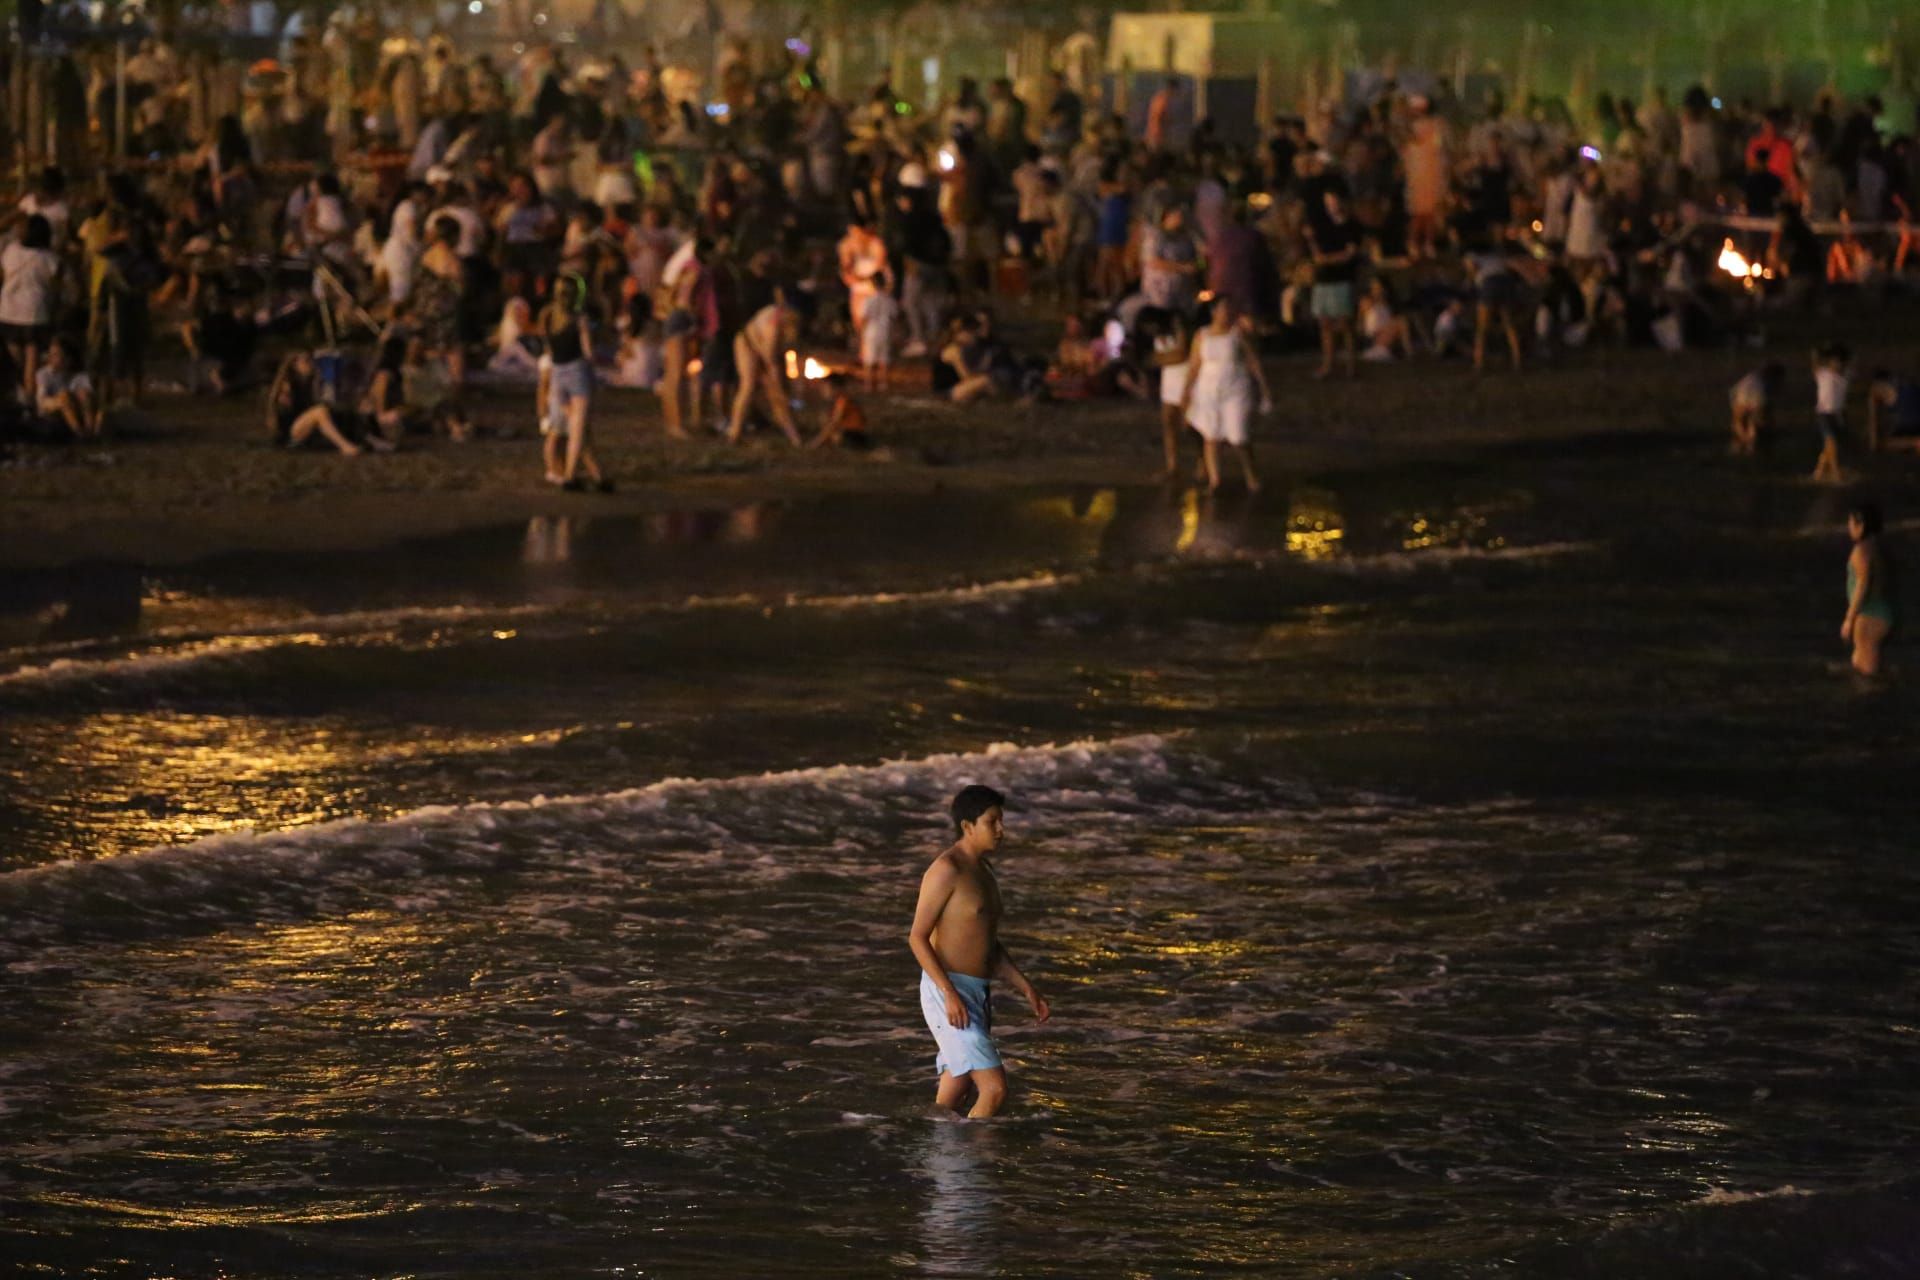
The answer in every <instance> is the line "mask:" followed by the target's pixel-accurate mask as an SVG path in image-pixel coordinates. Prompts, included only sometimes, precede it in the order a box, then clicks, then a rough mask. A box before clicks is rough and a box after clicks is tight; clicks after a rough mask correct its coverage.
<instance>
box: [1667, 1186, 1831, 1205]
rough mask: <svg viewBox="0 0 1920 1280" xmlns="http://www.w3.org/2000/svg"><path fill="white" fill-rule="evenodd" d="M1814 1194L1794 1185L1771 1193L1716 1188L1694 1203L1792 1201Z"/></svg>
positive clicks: (1779, 1188)
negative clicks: (1796, 1197)
mask: <svg viewBox="0 0 1920 1280" xmlns="http://www.w3.org/2000/svg"><path fill="white" fill-rule="evenodd" d="M1813 1194H1815V1193H1814V1192H1812V1191H1807V1190H1803V1189H1802V1188H1800V1187H1796V1186H1794V1185H1793V1184H1792V1183H1788V1184H1786V1185H1785V1186H1779V1187H1775V1188H1773V1189H1772V1190H1771V1191H1730V1190H1728V1189H1727V1188H1726V1187H1715V1188H1713V1190H1711V1191H1709V1192H1707V1194H1705V1195H1704V1196H1701V1197H1700V1198H1699V1199H1698V1200H1695V1201H1694V1203H1695V1204H1703V1205H1729V1204H1747V1203H1749V1202H1751V1201H1754V1200H1781V1199H1790V1198H1792V1197H1795V1196H1810V1195H1813Z"/></svg>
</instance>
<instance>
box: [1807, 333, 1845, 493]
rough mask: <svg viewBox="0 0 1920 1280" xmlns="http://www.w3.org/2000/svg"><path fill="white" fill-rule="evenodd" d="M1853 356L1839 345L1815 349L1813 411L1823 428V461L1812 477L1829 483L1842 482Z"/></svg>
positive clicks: (1834, 344) (1820, 461) (1816, 466)
mask: <svg viewBox="0 0 1920 1280" xmlns="http://www.w3.org/2000/svg"><path fill="white" fill-rule="evenodd" d="M1852 359H1853V353H1852V352H1850V351H1848V350H1847V348H1846V347H1845V346H1843V345H1842V344H1840V343H1838V342H1829V343H1827V344H1825V345H1824V346H1820V347H1816V348H1814V352H1813V396H1814V403H1813V412H1814V420H1815V422H1817V423H1818V424H1819V427H1820V460H1819V461H1818V462H1816V463H1814V464H1813V478H1814V480H1816V481H1820V482H1824V483H1827V484H1839V483H1840V479H1841V476H1840V431H1841V428H1842V427H1843V426H1844V425H1845V415H1846V411H1847V381H1848V379H1847V366H1848V364H1850V363H1851V362H1852Z"/></svg>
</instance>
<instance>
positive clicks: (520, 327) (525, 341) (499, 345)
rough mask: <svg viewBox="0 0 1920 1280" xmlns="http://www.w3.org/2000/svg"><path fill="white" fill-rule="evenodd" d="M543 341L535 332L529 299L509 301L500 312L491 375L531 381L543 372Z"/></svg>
mask: <svg viewBox="0 0 1920 1280" xmlns="http://www.w3.org/2000/svg"><path fill="white" fill-rule="evenodd" d="M539 346H540V342H539V338H538V336H537V335H536V334H535V333H534V332H533V307H532V305H531V304H529V303H528V302H527V300H526V299H525V298H520V297H513V298H508V299H507V303H506V306H504V307H502V308H501V310H500V328H499V329H498V330H497V331H496V332H495V335H494V348H493V355H492V357H491V358H490V359H488V361H487V372H489V373H492V374H496V375H498V376H500V377H503V378H515V379H518V378H531V377H535V376H537V375H538V373H539V371H540V352H539V349H538V348H539Z"/></svg>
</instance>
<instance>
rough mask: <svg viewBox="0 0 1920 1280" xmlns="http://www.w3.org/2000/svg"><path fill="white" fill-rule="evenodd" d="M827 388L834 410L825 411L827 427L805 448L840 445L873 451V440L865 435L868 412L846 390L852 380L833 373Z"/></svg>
mask: <svg viewBox="0 0 1920 1280" xmlns="http://www.w3.org/2000/svg"><path fill="white" fill-rule="evenodd" d="M827 386H828V387H829V388H831V389H832V391H833V407H832V408H831V409H829V410H828V411H827V422H826V425H825V426H823V427H821V428H820V434H819V435H817V436H815V437H814V438H813V440H812V441H811V442H810V443H809V444H808V445H807V447H808V448H809V449H823V448H826V447H827V446H829V445H839V446H841V447H843V448H847V449H857V450H860V451H862V452H865V451H866V450H869V449H871V448H873V437H872V436H870V435H868V434H867V411H866V410H865V409H862V408H861V407H860V402H859V401H858V400H855V399H854V398H853V392H852V391H851V390H850V389H849V388H850V386H851V379H849V378H848V377H847V375H846V374H844V373H836V374H834V375H833V376H832V377H831V378H828V379H827Z"/></svg>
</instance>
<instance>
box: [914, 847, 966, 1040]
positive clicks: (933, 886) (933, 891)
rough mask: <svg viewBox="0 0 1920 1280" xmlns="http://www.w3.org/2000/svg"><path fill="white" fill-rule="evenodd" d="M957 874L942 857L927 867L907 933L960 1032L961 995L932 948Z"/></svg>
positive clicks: (963, 1012) (963, 1010)
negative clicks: (937, 926) (935, 932)
mask: <svg viewBox="0 0 1920 1280" xmlns="http://www.w3.org/2000/svg"><path fill="white" fill-rule="evenodd" d="M957 879H959V873H958V872H957V871H955V870H954V868H953V863H951V862H949V861H948V860H947V859H945V858H941V859H939V860H938V861H936V862H935V863H934V864H933V865H932V866H930V867H928V868H927V874H926V875H924V876H922V877H920V901H919V903H918V904H917V905H915V907H914V909H913V928H912V929H910V930H909V931H908V932H907V946H908V947H909V948H911V949H912V951H913V958H914V959H915V960H918V961H919V962H920V967H921V968H922V969H924V970H925V971H926V974H927V976H928V977H929V978H932V979H933V984H934V985H935V986H936V987H938V988H940V995H941V996H942V998H944V999H945V1000H946V1003H947V1022H948V1023H949V1024H950V1025H951V1026H954V1027H957V1028H959V1029H961V1030H965V1029H966V1025H967V1006H966V1002H965V1001H963V1000H961V999H960V992H959V991H958V990H957V989H956V988H955V987H954V985H953V979H952V978H949V977H948V976H947V969H946V966H945V965H943V964H941V963H940V954H939V952H937V951H935V950H934V949H933V930H934V927H935V926H936V925H938V924H939V923H940V913H941V912H943V911H945V910H946V908H947V899H949V898H951V897H952V896H953V885H954V881H956V880H957Z"/></svg>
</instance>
